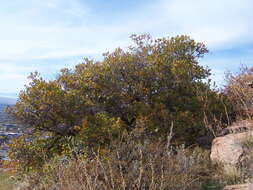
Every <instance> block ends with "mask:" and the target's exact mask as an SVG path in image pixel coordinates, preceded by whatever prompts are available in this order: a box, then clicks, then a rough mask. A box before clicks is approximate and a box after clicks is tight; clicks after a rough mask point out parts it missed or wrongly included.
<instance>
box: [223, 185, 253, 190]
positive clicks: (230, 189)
mask: <svg viewBox="0 0 253 190" xmlns="http://www.w3.org/2000/svg"><path fill="white" fill-rule="evenodd" d="M223 190H253V184H242V185H229V186H226V187H225V188H224V189H223Z"/></svg>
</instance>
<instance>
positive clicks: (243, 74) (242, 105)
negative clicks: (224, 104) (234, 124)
mask: <svg viewBox="0 0 253 190" xmlns="http://www.w3.org/2000/svg"><path fill="white" fill-rule="evenodd" d="M252 71H253V70H252V69H248V68H247V67H242V68H241V70H240V72H239V73H237V74H232V73H227V75H226V81H227V83H226V85H225V88H224V94H225V95H226V96H227V99H228V103H229V104H230V105H231V108H232V110H233V112H234V117H237V119H245V118H248V119H251V118H252V116H253V107H252V105H253V99H252V97H253V88H252V87H253V86H252V85H253V72H252Z"/></svg>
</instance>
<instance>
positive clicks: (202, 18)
mask: <svg viewBox="0 0 253 190" xmlns="http://www.w3.org/2000/svg"><path fill="white" fill-rule="evenodd" d="M0 1H1V6H0V29H1V30H0V68H1V69H0V96H12V97H13V96H16V94H18V92H19V91H20V90H21V89H23V88H24V87H23V86H24V84H26V83H27V76H28V75H29V73H30V72H32V71H35V70H37V71H39V72H40V73H41V74H42V75H43V76H45V77H46V78H48V79H53V78H54V77H55V76H56V75H57V72H58V71H59V69H61V68H63V67H70V68H71V67H73V66H74V65H75V64H78V63H80V62H81V61H82V58H83V57H89V58H97V59H100V58H101V54H102V53H104V52H107V51H112V50H113V49H114V48H116V47H119V46H120V47H127V46H128V45H131V42H130V40H129V36H130V35H131V34H133V33H136V34H142V33H150V34H151V35H153V36H154V37H164V36H175V35H180V34H187V35H190V36H191V37H192V38H194V39H195V40H196V41H200V42H204V43H205V44H206V45H207V47H208V49H209V50H210V53H209V54H208V55H207V56H206V57H205V58H204V59H202V60H200V64H202V65H208V66H209V67H210V68H211V69H212V73H213V76H212V78H213V79H214V80H216V82H217V83H218V84H223V75H224V72H226V71H228V70H230V71H233V72H236V71H237V70H238V69H239V67H240V65H242V64H244V65H247V66H249V67H250V66H252V65H253V14H252V13H251V12H252V10H253V2H252V1H251V0H121V1H119V0H106V1H105V0H43V1H41V0H12V1H4V0H0Z"/></svg>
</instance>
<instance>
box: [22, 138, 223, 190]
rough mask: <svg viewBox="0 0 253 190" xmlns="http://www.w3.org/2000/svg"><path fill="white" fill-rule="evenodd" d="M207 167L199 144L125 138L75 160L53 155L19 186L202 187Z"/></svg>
mask: <svg viewBox="0 0 253 190" xmlns="http://www.w3.org/2000/svg"><path fill="white" fill-rule="evenodd" d="M210 168H211V166H210V162H209V153H208V151H202V150H200V149H199V148H196V149H194V150H189V149H185V148H184V147H178V148H177V149H176V150H173V151H172V150H171V149H167V148H166V145H163V144H159V143H148V144H144V145H143V144H136V143H133V142H126V143H120V144H117V145H115V146H113V147H112V149H110V150H107V151H104V152H103V153H100V154H93V155H92V156H87V155H86V156H83V157H80V158H79V159H77V160H70V159H63V158H58V159H55V160H54V161H53V162H51V163H50V164H48V165H46V166H45V167H44V170H43V171H40V172H36V173H33V174H32V175H29V176H27V177H26V183H23V187H20V189H22V190H32V189H33V190H73V189H75V190H130V189H131V190H132V189H133V190H158V189H159V190H163V189H164V190H165V189H166V190H202V189H203V186H204V185H205V184H207V183H208V181H210V174H211V173H212V171H211V170H210ZM206 189H207V188H206ZM217 189H218V188H217Z"/></svg>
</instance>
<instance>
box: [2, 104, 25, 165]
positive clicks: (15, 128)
mask: <svg viewBox="0 0 253 190" xmlns="http://www.w3.org/2000/svg"><path fill="white" fill-rule="evenodd" d="M8 106H10V105H7V104H0V160H1V159H7V157H6V154H7V151H8V143H10V142H11V140H12V139H13V138H15V137H18V136H20V135H21V134H22V131H23V128H24V127H23V126H22V125H21V124H19V123H18V122H17V121H15V119H14V118H12V117H10V116H9V115H8V114H7V113H6V112H5V109H6V108H7V107H8Z"/></svg>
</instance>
